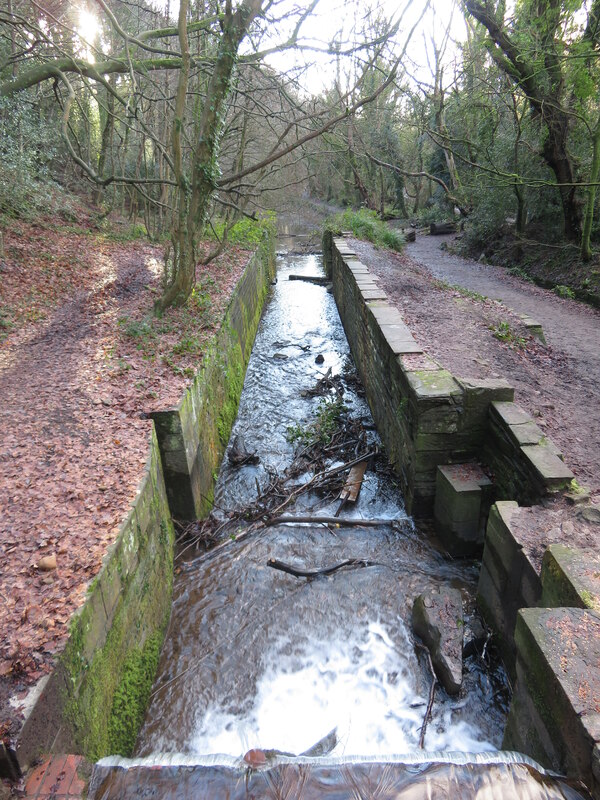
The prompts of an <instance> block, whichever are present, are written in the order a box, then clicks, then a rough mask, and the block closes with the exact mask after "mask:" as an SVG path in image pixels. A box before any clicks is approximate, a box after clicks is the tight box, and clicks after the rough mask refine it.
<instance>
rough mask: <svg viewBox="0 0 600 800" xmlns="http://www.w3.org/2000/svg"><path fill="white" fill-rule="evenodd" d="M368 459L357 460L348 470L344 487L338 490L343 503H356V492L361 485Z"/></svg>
mask: <svg viewBox="0 0 600 800" xmlns="http://www.w3.org/2000/svg"><path fill="white" fill-rule="evenodd" d="M368 463H369V462H368V461H359V462H358V464H355V465H354V466H353V467H352V469H351V470H350V472H349V474H348V477H347V478H346V483H345V484H344V488H343V489H342V491H341V492H340V500H341V501H342V502H343V503H356V501H357V500H358V494H359V492H360V488H361V486H362V482H363V478H364V477H365V472H366V469H367V464H368Z"/></svg>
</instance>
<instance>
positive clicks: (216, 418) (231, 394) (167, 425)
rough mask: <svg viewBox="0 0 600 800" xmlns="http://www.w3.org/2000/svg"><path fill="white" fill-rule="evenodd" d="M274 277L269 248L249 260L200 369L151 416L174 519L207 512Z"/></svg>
mask: <svg viewBox="0 0 600 800" xmlns="http://www.w3.org/2000/svg"><path fill="white" fill-rule="evenodd" d="M274 274H275V258H274V252H273V248H272V243H271V241H270V240H269V241H268V242H265V243H264V246H263V247H261V248H260V249H259V250H258V251H257V252H256V253H255V254H254V256H253V257H252V258H251V259H250V262H249V263H248V266H247V267H246V269H245V271H244V274H243V276H242V278H241V279H240V281H239V283H238V285H237V287H236V289H235V292H234V294H233V296H232V298H231V301H230V303H229V306H228V308H227V312H226V314H225V318H224V321H223V324H222V326H221V330H220V331H219V333H218V334H217V336H216V338H215V340H214V342H213V344H212V346H211V347H210V348H209V350H208V351H207V353H206V354H205V356H204V361H203V366H202V369H201V370H200V372H199V373H198V375H197V376H196V378H195V379H194V382H193V383H192V385H191V386H190V388H189V389H188V390H187V391H186V392H185V394H184V396H183V398H182V399H181V402H180V403H179V405H178V406H177V408H174V409H167V410H164V411H156V412H154V413H152V414H151V416H152V418H153V420H154V423H155V425H156V433H157V436H158V441H159V446H160V450H161V454H162V460H163V468H164V472H165V481H166V485H167V495H168V498H169V506H170V508H171V513H172V514H173V516H174V517H176V518H179V519H196V518H201V517H203V516H204V515H205V514H206V513H207V512H208V511H209V510H210V508H211V507H212V499H213V484H214V476H215V473H216V472H217V471H218V469H219V465H220V463H221V459H222V457H223V453H224V452H225V448H226V447H227V442H228V441H229V434H230V432H231V428H232V426H233V423H234V420H235V417H236V414H237V408H238V403H239V399H240V395H241V393H242V386H243V383H244V375H245V373H246V366H247V364H248V359H249V358H250V352H251V350H252V345H253V343H254V337H255V335H256V330H257V328H258V323H259V321H260V316H261V311H262V307H263V304H264V301H265V298H266V296H267V291H268V288H269V283H270V281H271V279H272V278H273V276H274Z"/></svg>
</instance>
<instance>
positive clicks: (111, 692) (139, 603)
mask: <svg viewBox="0 0 600 800" xmlns="http://www.w3.org/2000/svg"><path fill="white" fill-rule="evenodd" d="M173 549H174V533H173V524H172V521H171V515H170V513H169V506H168V503H167V494H166V489H165V483H164V479H163V473H162V468H161V461H160V452H159V449H158V441H157V438H156V435H155V433H154V431H153V432H152V436H151V441H150V454H149V457H148V461H147V464H146V470H145V474H144V477H143V479H142V481H141V483H140V486H139V489H138V493H137V496H136V499H135V501H134V504H133V507H132V509H131V512H130V513H129V515H128V516H127V518H126V519H125V521H124V522H123V524H122V525H121V530H120V533H119V535H118V537H117V540H116V542H115V543H114V544H113V545H112V547H111V548H110V549H109V551H108V552H107V554H106V556H105V558H104V563H103V565H102V569H101V570H100V573H99V574H98V576H97V577H96V578H95V579H94V580H93V581H92V583H91V584H90V586H89V588H88V593H87V597H86V601H85V603H84V605H83V606H82V608H81V609H80V611H79V612H78V613H77V614H76V615H75V616H74V617H73V619H72V620H71V625H70V636H69V639H68V641H67V645H66V647H65V650H64V651H63V653H62V654H61V656H60V657H59V660H58V664H57V666H56V669H55V671H54V673H53V674H52V676H51V677H50V679H49V681H48V683H47V684H46V686H45V687H44V690H43V692H42V694H41V696H40V698H39V700H38V702H37V703H36V705H35V707H34V709H33V711H32V713H31V715H30V716H29V718H28V719H27V722H26V723H25V726H24V728H23V731H22V733H21V736H20V741H19V751H18V754H19V760H20V762H21V765H22V766H26V765H27V764H29V763H31V761H32V759H33V758H34V757H35V756H36V755H37V754H38V753H40V752H75V753H83V754H84V755H86V756H87V757H88V758H91V759H96V758H98V757H100V756H103V755H108V754H110V753H121V754H125V755H126V754H130V753H131V752H132V749H133V746H134V744H135V738H136V736H137V731H138V728H139V726H140V723H141V720H142V715H143V713H144V710H145V707H146V703H147V700H148V697H149V694H150V688H151V686H152V681H153V680H154V674H155V672H156V666H157V664H158V656H159V653H160V648H161V646H162V640H163V635H164V631H165V629H166V626H167V623H168V620H169V615H170V612H171V592H172V580H173Z"/></svg>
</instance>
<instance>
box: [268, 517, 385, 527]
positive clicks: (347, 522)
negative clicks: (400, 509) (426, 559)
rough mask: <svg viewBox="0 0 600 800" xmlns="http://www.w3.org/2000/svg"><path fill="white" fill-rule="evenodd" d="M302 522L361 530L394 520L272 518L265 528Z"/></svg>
mask: <svg viewBox="0 0 600 800" xmlns="http://www.w3.org/2000/svg"><path fill="white" fill-rule="evenodd" d="M301 522H310V523H313V524H319V525H338V526H339V527H341V528H343V527H350V526H354V527H356V526H358V527H359V528H377V527H380V526H381V525H391V524H392V522H394V520H393V519H344V518H343V517H318V516H315V517H291V516H288V517H285V516H281V517H270V518H269V519H267V520H265V522H264V523H263V524H264V526H265V528H270V527H271V526H273V525H283V524H284V523H287V524H290V523H291V524H293V523H298V524H299V523H301Z"/></svg>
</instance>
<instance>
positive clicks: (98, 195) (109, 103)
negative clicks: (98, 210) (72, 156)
mask: <svg viewBox="0 0 600 800" xmlns="http://www.w3.org/2000/svg"><path fill="white" fill-rule="evenodd" d="M110 82H111V83H112V82H113V81H112V79H110ZM114 124H115V96H114V95H113V93H112V92H111V91H109V90H108V89H107V90H106V120H105V122H104V127H103V128H102V139H101V142H100V153H99V155H98V175H99V176H100V177H101V178H103V177H104V171H105V169H106V159H107V155H108V151H109V148H110V147H111V145H112V138H113V130H114ZM103 191H104V189H103V187H101V186H98V188H97V189H96V191H95V192H94V203H96V205H97V204H98V203H100V201H101V199H102V194H103Z"/></svg>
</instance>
